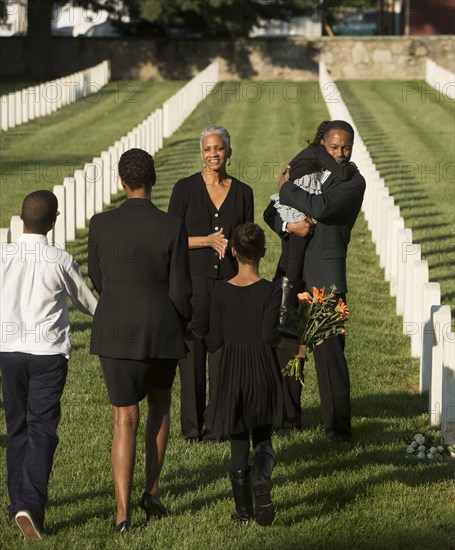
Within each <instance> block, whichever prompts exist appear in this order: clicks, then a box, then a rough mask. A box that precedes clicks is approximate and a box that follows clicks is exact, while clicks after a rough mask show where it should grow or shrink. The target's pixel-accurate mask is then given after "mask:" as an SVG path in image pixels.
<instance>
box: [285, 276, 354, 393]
mask: <svg viewBox="0 0 455 550" xmlns="http://www.w3.org/2000/svg"><path fill="white" fill-rule="evenodd" d="M297 299H298V301H299V303H298V305H297V306H296V307H294V306H291V305H287V306H286V307H287V309H288V319H289V321H291V322H294V323H295V324H296V326H297V329H298V334H299V337H298V343H299V344H305V345H306V346H307V348H308V351H309V352H311V351H313V348H314V346H317V345H319V344H321V343H322V342H324V340H327V339H328V338H331V337H332V336H337V335H338V334H344V333H345V332H346V329H347V328H349V325H348V324H347V317H348V315H349V309H348V308H347V306H346V304H345V303H344V302H343V300H342V299H341V298H337V295H336V287H335V286H334V285H332V287H331V288H330V292H329V294H326V293H325V288H316V287H313V291H312V295H311V294H310V293H309V292H302V293H301V294H297ZM281 372H282V374H283V375H285V376H295V378H296V380H299V381H300V383H301V384H303V376H302V361H301V359H299V358H298V357H294V358H292V359H291V360H290V361H289V363H288V364H287V365H286V366H285V367H284V369H283V370H282V371H281Z"/></svg>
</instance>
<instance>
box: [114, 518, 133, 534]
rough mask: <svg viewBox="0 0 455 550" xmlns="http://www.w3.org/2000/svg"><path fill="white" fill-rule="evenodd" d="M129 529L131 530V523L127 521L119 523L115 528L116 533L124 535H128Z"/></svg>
mask: <svg viewBox="0 0 455 550" xmlns="http://www.w3.org/2000/svg"><path fill="white" fill-rule="evenodd" d="M129 528H130V522H129V521H128V520H127V519H125V520H124V521H121V522H120V523H117V525H116V526H115V532H116V533H121V534H123V533H126V532H127V531H128V529H129Z"/></svg>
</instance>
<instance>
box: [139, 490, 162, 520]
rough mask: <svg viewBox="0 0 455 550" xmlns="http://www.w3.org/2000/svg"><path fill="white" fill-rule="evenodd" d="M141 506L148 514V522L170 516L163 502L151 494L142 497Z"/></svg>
mask: <svg viewBox="0 0 455 550" xmlns="http://www.w3.org/2000/svg"><path fill="white" fill-rule="evenodd" d="M139 506H140V507H141V508H142V509H143V510H144V512H145V513H146V514H147V520H149V519H150V518H151V517H155V518H157V519H159V518H162V517H165V516H167V515H168V511H167V510H166V508H165V507H164V506H163V504H162V502H161V500H160V499H159V498H158V497H155V496H153V495H151V494H150V493H144V494H143V495H142V498H141V502H140V503H139Z"/></svg>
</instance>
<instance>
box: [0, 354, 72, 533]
mask: <svg viewBox="0 0 455 550" xmlns="http://www.w3.org/2000/svg"><path fill="white" fill-rule="evenodd" d="M0 369H1V372H2V387H3V406H4V408H5V416H6V429H7V435H8V444H7V449H6V467H7V471H8V493H9V499H10V505H9V507H8V511H9V513H10V516H12V517H14V516H15V514H16V513H17V512H18V511H20V510H28V511H29V512H30V513H31V515H32V517H33V519H34V520H35V522H36V523H37V526H39V527H40V528H42V526H43V523H44V508H45V505H46V502H47V486H48V482H49V476H50V473H51V470H52V463H53V459H54V453H55V449H56V448H57V445H58V437H57V426H58V423H59V421H60V398H61V396H62V392H63V388H64V386H65V381H66V375H67V372H68V360H67V359H66V358H65V357H63V356H62V355H31V354H29V353H19V352H16V353H5V352H3V353H0Z"/></svg>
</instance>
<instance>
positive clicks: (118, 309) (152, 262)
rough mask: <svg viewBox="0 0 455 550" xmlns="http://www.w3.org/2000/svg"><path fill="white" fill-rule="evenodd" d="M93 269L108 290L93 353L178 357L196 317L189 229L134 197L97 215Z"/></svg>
mask: <svg viewBox="0 0 455 550" xmlns="http://www.w3.org/2000/svg"><path fill="white" fill-rule="evenodd" d="M88 271H89V276H90V279H91V280H92V282H93V285H94V286H95V288H96V290H97V291H98V292H99V294H100V299H99V302H98V307H97V309H96V313H95V316H94V319H93V325H92V336H91V342H90V353H92V354H95V355H103V356H107V357H114V358H127V359H136V360H142V359H148V358H163V359H165V358H168V359H173V358H175V359H178V358H180V357H184V356H185V353H186V349H185V344H184V340H183V336H184V331H185V327H186V323H187V321H189V320H190V318H191V313H192V312H191V305H190V298H191V278H190V270H189V260H188V235H187V232H186V229H185V225H184V224H183V222H182V221H181V220H180V219H178V218H176V217H174V216H171V215H169V214H166V213H164V212H162V211H161V210H159V209H158V208H157V207H156V206H155V205H154V204H153V203H151V202H150V201H148V200H146V199H128V200H126V201H125V202H124V203H123V204H122V205H121V206H120V207H119V208H116V209H114V210H109V211H107V212H103V213H101V214H96V215H95V216H93V218H92V219H91V221H90V229H89V240H88Z"/></svg>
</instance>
